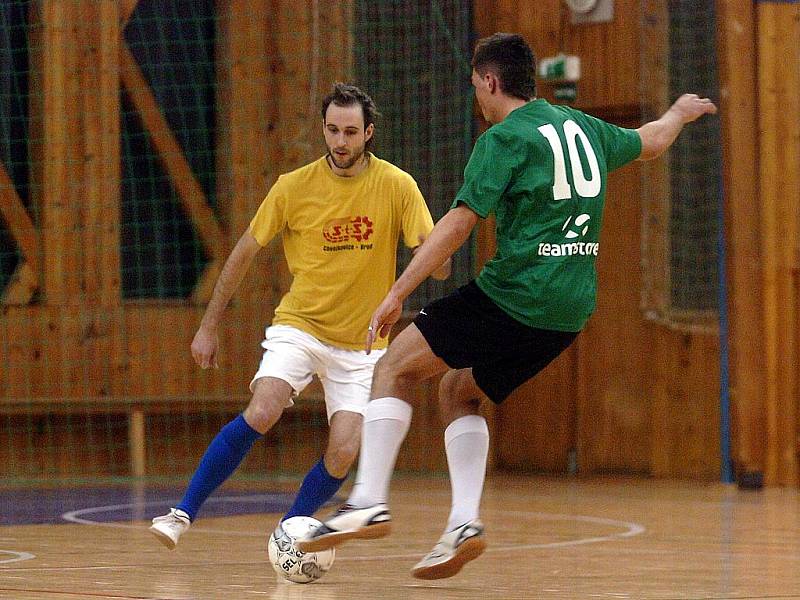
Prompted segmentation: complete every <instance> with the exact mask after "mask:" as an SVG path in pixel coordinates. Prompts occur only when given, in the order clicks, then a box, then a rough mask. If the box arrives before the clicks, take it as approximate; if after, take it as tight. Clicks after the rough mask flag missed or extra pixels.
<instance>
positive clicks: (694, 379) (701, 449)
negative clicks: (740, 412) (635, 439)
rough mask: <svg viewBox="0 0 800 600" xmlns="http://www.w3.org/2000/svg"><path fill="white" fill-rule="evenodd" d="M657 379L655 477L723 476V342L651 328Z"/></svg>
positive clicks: (709, 336)
mask: <svg viewBox="0 0 800 600" xmlns="http://www.w3.org/2000/svg"><path fill="white" fill-rule="evenodd" d="M649 330H650V336H649V338H650V339H649V342H650V344H651V345H650V348H651V350H650V351H649V352H648V359H649V362H650V365H649V369H648V371H649V373H650V374H651V377H652V379H653V384H652V395H653V400H652V403H653V415H652V434H651V435H652V441H651V455H650V472H651V474H653V475H655V476H657V477H686V478H693V479H706V480H713V479H716V478H717V477H719V470H720V462H719V441H718V440H719V408H718V404H717V402H715V400H716V399H717V398H719V338H718V336H717V335H715V334H712V333H704V332H691V331H678V330H672V329H668V328H666V327H664V326H662V325H658V324H651V325H649Z"/></svg>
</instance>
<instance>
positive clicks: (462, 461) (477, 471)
mask: <svg viewBox="0 0 800 600" xmlns="http://www.w3.org/2000/svg"><path fill="white" fill-rule="evenodd" d="M444 445H445V450H446V451H447V466H448V468H449V469H450V486H451V488H452V493H453V501H452V504H451V506H450V517H449V518H448V520H447V529H446V530H445V531H452V530H453V529H455V528H456V527H458V526H459V525H463V524H464V523H466V522H467V521H471V520H473V519H477V518H478V510H479V508H480V504H481V495H482V494H483V480H484V477H485V476H486V457H487V456H488V455H489V428H488V427H487V426H486V419H484V418H483V417H479V416H477V415H467V416H466V417H460V418H458V419H456V420H455V421H453V422H452V423H450V425H448V426H447V429H445V430H444Z"/></svg>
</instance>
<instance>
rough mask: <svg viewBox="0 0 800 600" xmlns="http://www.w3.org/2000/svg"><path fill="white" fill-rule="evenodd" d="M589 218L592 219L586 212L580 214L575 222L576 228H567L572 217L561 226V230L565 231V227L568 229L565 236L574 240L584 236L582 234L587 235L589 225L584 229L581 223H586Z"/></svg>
mask: <svg viewBox="0 0 800 600" xmlns="http://www.w3.org/2000/svg"><path fill="white" fill-rule="evenodd" d="M589 219H591V217H590V216H589V215H587V214H585V213H584V214H582V215H578V216H577V217H575V224H574V225H575V228H574V229H573V228H570V229H567V227H569V222H570V221H572V217H570V218H569V219H567V220H566V221H565V222H564V226H563V227H562V228H561V231H564V230H565V229H567V233H565V234H564V237H565V238H567V239H570V240H574V239H575V238H577V237H582V236H584V235H586V232H587V231H589V226H588V225H586V226H584V227H583V228H582V229H581V228H580V227H581V225H583V224H584V223H586V222H587V221H588V220H589ZM576 229H577V231H576Z"/></svg>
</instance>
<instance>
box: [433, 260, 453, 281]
mask: <svg viewBox="0 0 800 600" xmlns="http://www.w3.org/2000/svg"><path fill="white" fill-rule="evenodd" d="M452 263H453V261H452V260H451V259H449V258H448V259H447V260H446V261H444V263H443V264H442V266H441V267H439V268H438V269H436V270H435V271H434V272H433V273H431V277H433V278H434V279H437V280H439V281H442V280H444V279H447V278H448V277H450V273H452V271H453V267H452Z"/></svg>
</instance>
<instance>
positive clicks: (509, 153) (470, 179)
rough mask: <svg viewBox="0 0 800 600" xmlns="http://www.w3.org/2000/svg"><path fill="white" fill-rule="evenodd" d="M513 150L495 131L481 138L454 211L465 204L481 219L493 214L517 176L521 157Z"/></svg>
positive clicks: (453, 206)
mask: <svg viewBox="0 0 800 600" xmlns="http://www.w3.org/2000/svg"><path fill="white" fill-rule="evenodd" d="M512 146H513V144H512V143H511V140H509V139H506V138H504V137H503V136H501V135H500V134H499V133H497V130H495V129H494V128H491V129H489V130H488V131H486V133H484V134H483V135H482V136H481V137H479V138H478V141H477V142H475V147H474V148H473V150H472V155H471V156H470V157H469V161H468V162H467V166H466V168H465V169H464V184H463V185H462V186H461V189H460V190H459V191H458V193H457V194H456V199H455V201H454V202H453V204H452V206H451V208H455V207H456V206H457V205H458V204H460V203H464V204H466V205H467V206H468V207H469V208H471V209H472V210H473V211H475V213H477V214H478V215H479V216H480V217H482V218H486V217H487V216H488V215H489V214H491V213H492V212H494V209H495V207H496V206H497V203H498V202H499V201H500V198H501V197H502V195H503V192H505V190H506V188H507V187H508V184H509V183H510V181H511V177H512V175H513V173H514V166H515V159H517V158H518V154H519V153H518V152H515V151H514V148H513V147H512Z"/></svg>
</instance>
